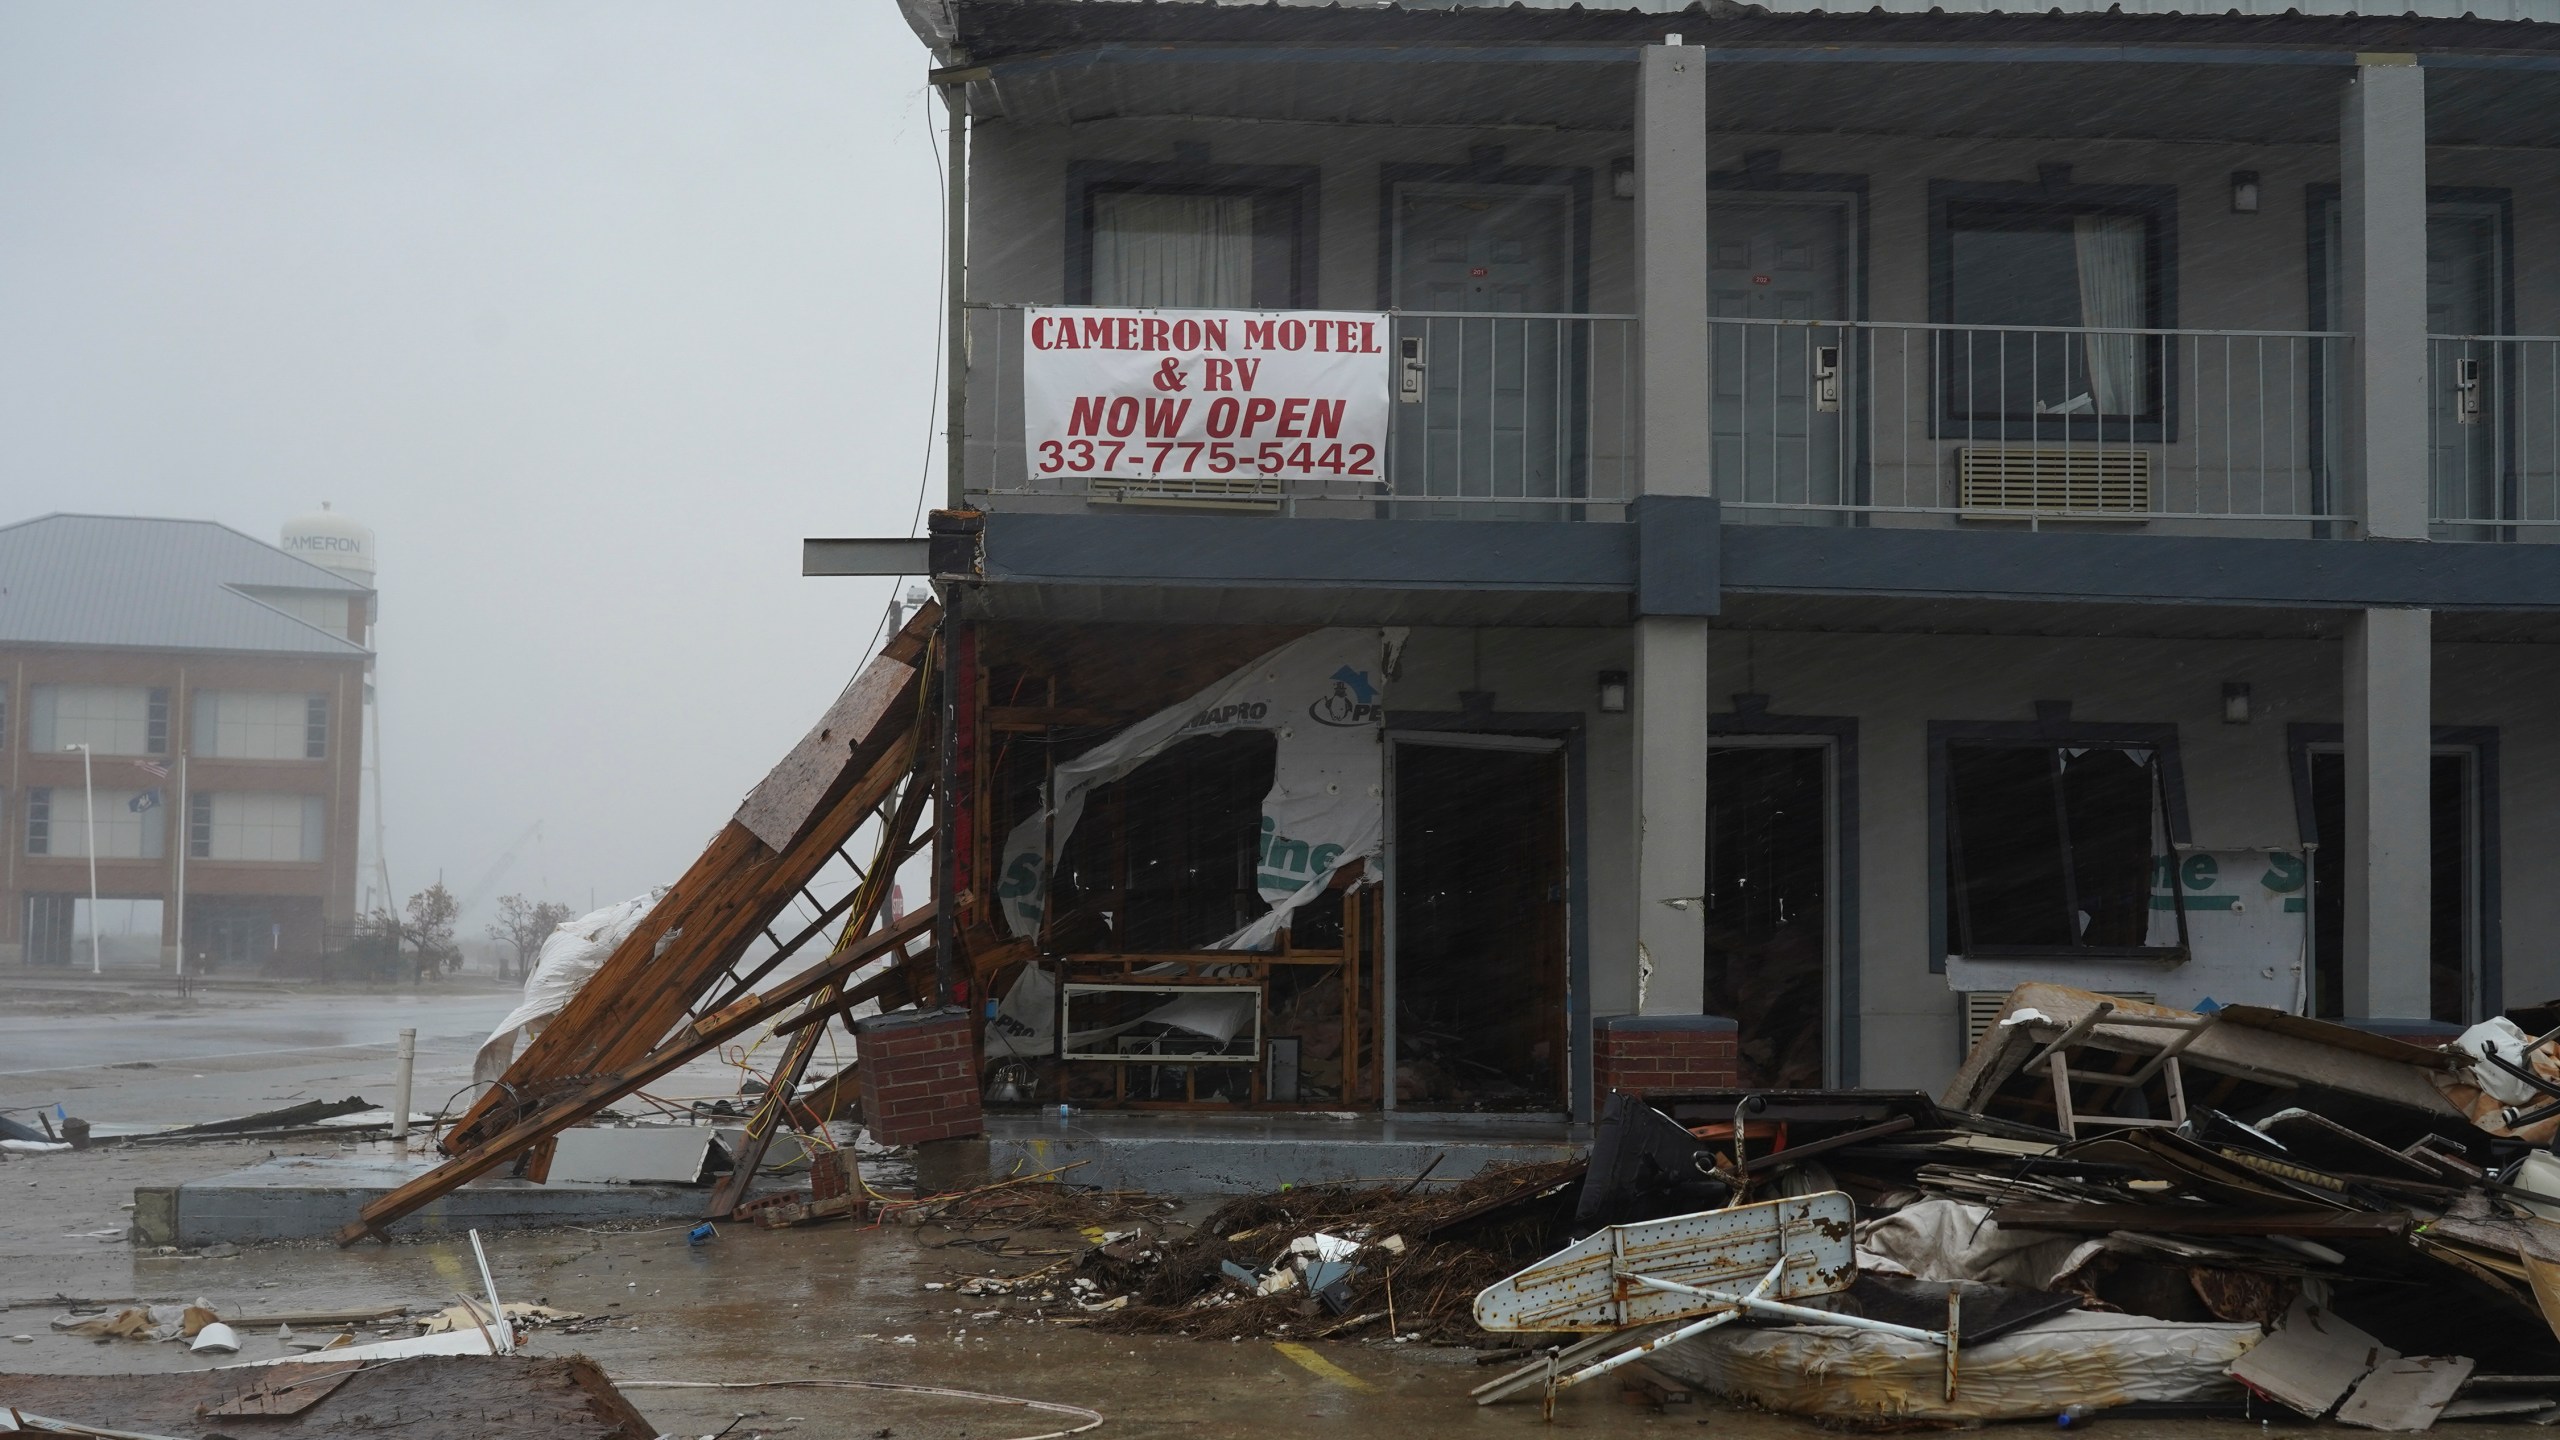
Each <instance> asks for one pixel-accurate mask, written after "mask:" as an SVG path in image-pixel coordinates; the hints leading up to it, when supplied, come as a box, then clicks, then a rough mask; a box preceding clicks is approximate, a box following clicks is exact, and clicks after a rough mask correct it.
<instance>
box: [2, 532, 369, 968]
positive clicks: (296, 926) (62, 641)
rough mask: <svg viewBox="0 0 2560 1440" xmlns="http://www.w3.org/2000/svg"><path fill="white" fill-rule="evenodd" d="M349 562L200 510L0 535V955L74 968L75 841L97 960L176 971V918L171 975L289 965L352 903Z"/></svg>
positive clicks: (84, 925) (358, 650)
mask: <svg viewBox="0 0 2560 1440" xmlns="http://www.w3.org/2000/svg"><path fill="white" fill-rule="evenodd" d="M347 568H349V567H346V566H343V565H342V566H340V567H338V568H336V569H329V568H323V567H322V566H320V565H318V564H314V563H312V562H311V561H308V560H304V559H300V558H297V557H296V556H295V555H293V554H289V553H287V552H286V551H285V550H282V549H279V548H277V547H276V546H273V545H269V544H267V543H265V542H263V541H259V540H255V539H252V538H250V537H249V536H247V535H244V534H241V533H240V532H239V531H236V530H233V529H230V528H228V527H227V526H223V525H218V524H214V523H211V522H209V521H197V520H162V519H147V518H139V517H123V516H104V515H48V516H44V517H42V518H40V519H35V520H29V521H25V522H23V523H20V524H17V525H12V526H8V527H6V528H0V837H5V841H4V842H0V965H26V966H69V965H77V966H81V967H86V966H87V965H88V964H89V963H90V953H89V945H88V943H87V941H86V939H85V938H80V939H77V940H75V935H78V936H82V937H85V935H86V933H87V930H88V927H89V925H90V924H91V923H92V917H91V916H90V915H89V913H88V912H89V889H90V886H89V864H90V855H91V853H92V851H93V850H94V851H95V854H96V858H97V891H98V895H99V897H100V901H101V904H100V906H99V909H100V912H101V915H102V916H103V917H104V919H105V922H106V923H105V924H104V926H103V927H102V928H103V929H104V930H105V931H106V933H107V934H108V935H109V936H110V937H113V938H112V939H111V940H110V941H109V945H108V947H107V948H106V951H105V953H104V954H103V958H104V960H105V963H106V964H108V965H110V966H122V967H126V968H137V967H142V966H157V967H158V968H161V969H174V968H175V967H176V965H177V960H178V954H179V947H180V944H181V936H182V935H183V942H184V946H185V951H186V956H187V969H188V970H189V971H190V972H202V971H204V970H207V969H214V970H232V971H237V970H242V969H249V968H267V967H269V966H280V967H281V968H286V969H300V968H304V967H306V966H308V965H310V964H312V963H313V962H316V961H317V959H318V958H319V956H320V955H321V953H322V950H323V947H324V945H325V944H326V943H327V937H328V936H329V935H330V934H331V933H332V932H333V931H335V932H341V933H342V932H343V930H344V928H345V927H346V926H347V925H348V924H350V923H351V922H352V921H353V920H354V918H355V908H356V902H355V891H356V873H357V871H356V852H357V840H358V823H359V815H360V800H359V796H360V790H361V776H362V734H363V727H362V719H363V715H364V704H365V688H366V684H367V677H368V674H369V671H370V667H371V665H372V659H373V657H372V652H371V651H370V650H369V649H368V648H367V644H366V638H367V635H368V633H369V628H370V626H371V623H372V619H373V608H374V592H373V591H372V589H371V588H370V587H369V586H367V585H365V584H363V583H359V581H358V580H356V579H352V578H349V576H348V575H347V574H346V573H344V571H345V570H346V569H347ZM369 568H370V560H369V558H368V559H366V560H365V561H364V565H363V567H362V569H360V570H359V571H358V573H360V574H361V573H366V572H369ZM83 745H86V746H88V747H89V750H90V754H89V760H90V766H91V775H90V777H89V778H90V783H91V784H92V785H93V786H94V800H92V799H91V798H90V793H89V791H87V790H85V789H84V785H83V776H82V756H81V754H80V753H78V752H79V748H80V747H81V746H83ZM181 897H183V907H184V924H183V929H182V927H181V923H180V921H181V915H180V910H181ZM155 912H156V915H157V919H158V929H159V939H158V943H157V945H156V946H155V945H153V944H151V943H150V941H149V937H148V933H147V932H148V928H149V923H150V917H151V916H152V915H153V914H154V913H155ZM137 917H139V923H140V924H141V925H142V927H143V929H144V932H145V933H143V934H142V935H139V936H136V935H129V934H124V935H120V934H118V933H117V932H118V931H119V930H120V929H121V928H125V927H127V926H130V925H132V924H134V923H135V922H136V920H137Z"/></svg>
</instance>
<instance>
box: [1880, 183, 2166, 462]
mask: <svg viewBox="0 0 2560 1440" xmlns="http://www.w3.org/2000/svg"><path fill="white" fill-rule="evenodd" d="M1937 188H1938V192H1939V193H1938V196H1937V199H1936V203H1935V204H1934V205H1933V206H1932V210H1933V221H1934V223H1933V228H1932V233H1931V236H1930V239H1931V252H1932V253H1931V268H1932V272H1933V273H1932V284H1931V287H1930V288H1931V302H1932V303H1931V307H1930V308H1931V310H1932V312H1933V313H1932V314H1931V316H1930V318H1931V319H1932V320H1934V321H1936V322H1938V323H1939V324H1941V325H1948V326H1955V327H1960V328H1956V329H1950V330H1943V331H1940V332H1939V333H1938V336H1937V345H1938V356H1937V362H1938V363H1937V370H1938V383H1939V389H1940V416H1941V421H1942V423H1943V424H1945V425H1946V426H1948V427H1950V429H1951V431H1952V433H1954V434H1956V435H1959V436H1965V435H1970V434H1976V433H1979V434H1984V435H1987V436H1991V437H1995V438H1996V437H2001V436H2016V437H2019V438H2036V439H2054V440H2068V439H2102V438H2116V439H2127V438H2130V439H2158V438H2161V437H2160V433H2159V427H2160V425H2161V423H2162V420H2163V410H2164V405H2165V401H2166V398H2167V397H2168V394H2169V391H2170V385H2169V379H2170V373H2171V367H2172V366H2173V365H2174V363H2175V361H2176V356H2175V355H2174V354H2173V353H2172V349H2171V347H2170V346H2169V344H2168V342H2167V340H2166V339H2165V338H2164V337H2160V336H2155V335H2143V334H2138V333H2130V332H2139V331H2143V330H2158V329H2165V328H2168V327H2171V326H2173V325H2175V323H2176V321H2175V319H2174V317H2173V313H2172V312H2173V310H2174V305H2173V303H2172V294H2171V284H2170V281H2169V276H2170V274H2171V244H2172V236H2171V231H2172V229H2173V228H2174V224H2175V211H2174V201H2173V200H2172V199H2171V198H2170V197H2171V195H2172V194H2173V192H2172V191H2170V190H2168V189H2167V188H2166V187H2147V186H2070V185H2063V186H2059V187H2054V188H2052V189H2049V190H2048V189H2046V188H2044V187H2035V186H2024V187H2021V186H1943V185H1942V186H1940V187H1937ZM1977 191H1993V192H2001V193H2000V195H1999V198H1987V197H1986V198H1972V197H1969V196H1968V194H1967V192H1977ZM2018 191H2024V192H2026V194H2025V195H2017V194H2015V193H2012V192H2018ZM2082 197H2087V198H2082ZM2099 197H2104V198H2099ZM1983 425H1990V426H1994V427H1998V428H1995V429H1991V430H1988V431H1973V430H1968V429H1966V428H1965V427H1968V426H1983Z"/></svg>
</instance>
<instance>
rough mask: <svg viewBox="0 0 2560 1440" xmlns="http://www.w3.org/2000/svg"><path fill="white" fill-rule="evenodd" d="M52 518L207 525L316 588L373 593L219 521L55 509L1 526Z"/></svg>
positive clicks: (19, 525) (6, 528)
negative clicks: (306, 576) (306, 575)
mask: <svg viewBox="0 0 2560 1440" xmlns="http://www.w3.org/2000/svg"><path fill="white" fill-rule="evenodd" d="M49 520H106V521H112V522H119V523H131V524H140V525H203V526H207V527H209V528H211V529H215V530H220V531H222V532H224V533H225V534H228V535H232V536H234V537H237V538H238V539H240V540H243V541H246V542H247V543H249V544H251V545H255V546H257V547H258V548H259V549H262V550H271V551H273V552H275V554H276V555H277V556H278V557H279V558H281V559H285V560H290V561H292V562H293V563H294V564H296V565H299V566H301V567H302V568H303V569H305V570H308V571H310V572H311V573H312V575H313V576H314V577H315V579H316V580H317V581H318V583H317V584H315V585H314V586H313V587H312V588H313V589H316V590H350V591H354V592H355V593H357V594H359V595H369V594H372V593H373V592H372V591H371V590H370V589H368V588H367V587H365V586H362V585H359V584H357V583H356V582H354V581H353V580H350V579H348V578H347V577H346V576H344V575H341V574H339V573H338V572H336V571H335V570H331V569H329V568H327V567H326V566H322V565H315V564H313V563H312V562H311V561H309V560H306V559H304V558H303V557H301V556H299V555H296V554H294V553H293V552H292V551H290V550H287V549H285V548H284V547H283V546H281V545H278V544H276V543H275V542H273V541H271V540H261V539H259V538H258V537H257V536H255V535H252V534H250V533H249V532H247V531H245V530H239V529H235V528H233V527H232V526H229V525H225V524H223V523H222V522H221V521H219V520H198V519H195V518H193V517H191V516H186V515H102V514H99V513H98V512H96V511H94V510H55V511H51V512H48V513H46V514H43V515H37V516H33V517H31V518H29V519H25V520H13V521H11V522H9V523H8V524H6V525H0V535H5V534H7V533H8V532H10V531H12V530H23V529H25V528H26V527H28V526H30V525H42V524H44V523H45V522H47V521H49ZM243 598H246V597H243ZM267 608H268V609H271V610H272V609H274V608H275V607H274V606H272V605H270V606H268V607H267ZM277 613H279V614H281V613H283V612H281V611H278V612H277ZM323 633H326V632H323Z"/></svg>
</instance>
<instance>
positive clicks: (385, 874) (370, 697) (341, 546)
mask: <svg viewBox="0 0 2560 1440" xmlns="http://www.w3.org/2000/svg"><path fill="white" fill-rule="evenodd" d="M276 544H277V545H279V546H280V547H282V548H283V550H284V551H285V553H286V554H289V555H295V556H299V557H300V558H302V559H305V560H308V561H310V562H311V563H312V564H314V565H317V566H319V567H320V568H321V569H323V570H327V571H329V572H330V573H331V574H334V575H337V576H339V577H340V578H342V579H345V580H350V581H353V582H354V583H356V584H358V585H361V586H363V587H364V588H365V589H367V590H371V589H372V588H373V560H374V540H373V527H371V526H369V525H360V524H358V523H356V522H355V521H353V520H350V519H348V518H347V517H346V516H344V515H340V514H338V513H337V512H336V511H333V510H331V509H330V508H329V502H328V501H326V500H323V501H321V502H320V508H319V510H318V511H317V512H315V513H313V514H309V515H304V516H302V517H300V518H299V519H294V520H288V521H286V522H285V523H284V528H283V530H282V532H281V533H280V534H279V535H278V537H277V540H276ZM378 613H379V603H378V601H376V600H375V599H374V598H373V597H367V600H366V606H365V635H364V638H365V644H366V646H367V647H368V648H371V649H373V650H374V651H375V653H376V655H377V656H378V655H379V654H380V653H381V652H380V647H379V644H378V637H377V635H376V625H375V621H376V617H377V615H378ZM364 710H365V717H364V718H365V747H364V775H363V780H364V786H365V789H366V790H367V791H369V792H370V793H369V794H368V795H367V796H366V798H367V799H368V800H369V801H370V802H371V806H370V808H371V810H372V816H371V819H372V821H373V823H372V824H371V825H370V826H368V827H367V828H366V831H365V836H366V839H367V840H369V841H370V842H371V844H370V847H369V848H370V849H371V851H372V853H371V854H370V855H365V856H362V857H360V858H359V859H358V861H357V870H358V873H360V874H362V875H363V876H364V877H365V880H366V885H367V888H368V889H370V890H371V891H372V892H373V893H372V894H371V895H369V896H368V897H367V898H366V901H365V903H364V904H363V905H361V906H359V907H358V909H359V912H362V911H366V910H371V909H373V908H375V907H377V906H379V907H381V908H383V909H391V908H393V907H394V906H396V905H397V903H398V900H397V897H396V896H395V895H394V893H393V891H392V889H391V866H390V862H389V861H388V860H386V859H384V858H383V853H382V707H381V705H380V704H379V703H377V700H376V696H375V691H374V681H373V680H372V679H371V678H368V679H367V680H366V681H365V687H364Z"/></svg>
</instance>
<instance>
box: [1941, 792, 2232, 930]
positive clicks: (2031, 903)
mask: <svg viewBox="0 0 2560 1440" xmlns="http://www.w3.org/2000/svg"><path fill="white" fill-rule="evenodd" d="M1943 764H1944V772H1943V773H1944V779H1945V787H1946V788H1945V793H1946V857H1947V859H1946V909H1947V937H1946V940H1947V948H1948V952H1949V953H1950V954H1956V955H1964V956H1968V957H1976V958H1979V957H1989V956H2064V957H2069V956H2089V957H2097V956H2162V957H2169V956H2176V955H2179V954H2181V953H2182V946H2183V944H2184V937H2183V931H2182V923H2181V922H2182V915H2181V911H2180V908H2179V901H2178V898H2177V889H2178V887H2176V886H2174V885H2171V886H2167V887H2163V890H2162V894H2161V896H2160V900H2159V901H2158V902H2156V903H2157V904H2158V906H2159V908H2155V901H2154V899H2153V892H2154V889H2155V887H2154V885H2153V878H2154V875H2155V873H2156V871H2157V868H2158V867H2159V865H2160V864H2162V863H2163V857H2167V856H2169V855H2170V854H2171V848H2170V844H2169V834H2170V827H2169V824H2168V814H2167V808H2166V795H2167V790H2166V786H2165V785H2164V783H2163V780H2162V773H2161V772H2162V764H2161V757H2160V754H2159V752H2158V751H2156V750H2152V749H2140V748H2133V747H2127V746H2115V745H2070V744H2048V743H2037V744H1964V743H1955V744H1950V745H1949V746H1948V747H1947V748H1946V751H1945V753H1944V757H1943Z"/></svg>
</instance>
